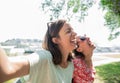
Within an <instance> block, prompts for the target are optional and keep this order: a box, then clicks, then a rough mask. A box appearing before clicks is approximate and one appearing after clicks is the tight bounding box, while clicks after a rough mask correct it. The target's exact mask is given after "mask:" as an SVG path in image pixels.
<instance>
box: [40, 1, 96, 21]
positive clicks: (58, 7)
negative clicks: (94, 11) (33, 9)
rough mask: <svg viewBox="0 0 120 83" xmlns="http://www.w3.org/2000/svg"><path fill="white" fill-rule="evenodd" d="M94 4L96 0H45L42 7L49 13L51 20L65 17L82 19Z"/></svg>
mask: <svg viewBox="0 0 120 83" xmlns="http://www.w3.org/2000/svg"><path fill="white" fill-rule="evenodd" d="M93 4H94V0H43V1H42V4H41V8H42V10H43V11H44V12H45V13H49V16H50V20H54V19H57V18H61V17H62V18H63V17H64V18H66V19H68V20H71V19H72V18H74V19H77V20H78V21H82V20H84V17H85V16H87V15H88V13H87V11H88V9H89V8H90V7H92V5H93Z"/></svg>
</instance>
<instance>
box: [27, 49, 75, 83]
mask: <svg viewBox="0 0 120 83" xmlns="http://www.w3.org/2000/svg"><path fill="white" fill-rule="evenodd" d="M27 59H28V61H29V62H30V74H29V76H30V77H29V81H28V83H71V80H72V76H73V69H74V66H73V63H72V62H69V65H68V66H67V68H62V67H60V66H59V65H54V63H53V62H52V55H51V53H50V52H49V51H47V50H40V51H37V52H36V53H33V54H31V55H28V57H27Z"/></svg>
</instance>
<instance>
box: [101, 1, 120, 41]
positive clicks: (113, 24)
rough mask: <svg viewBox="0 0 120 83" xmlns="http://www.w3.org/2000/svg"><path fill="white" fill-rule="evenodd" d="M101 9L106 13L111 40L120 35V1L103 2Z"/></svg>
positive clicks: (105, 17)
mask: <svg viewBox="0 0 120 83" xmlns="http://www.w3.org/2000/svg"><path fill="white" fill-rule="evenodd" d="M100 7H101V8H102V9H103V11H105V15H104V19H105V26H107V27H108V28H109V30H110V36H109V40H113V39H115V38H117V37H118V36H119V35H120V0H101V1H100Z"/></svg>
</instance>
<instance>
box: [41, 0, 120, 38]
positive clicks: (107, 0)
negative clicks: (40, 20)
mask: <svg viewBox="0 0 120 83" xmlns="http://www.w3.org/2000/svg"><path fill="white" fill-rule="evenodd" d="M94 4H95V0H43V1H42V4H41V7H40V8H41V9H42V10H43V11H44V12H45V13H48V14H49V16H50V20H54V19H57V18H61V17H64V18H66V19H68V20H71V19H76V20H78V21H80V22H81V21H82V20H84V18H85V16H88V10H89V8H91V7H92V6H93V5H94ZM100 7H101V8H102V9H103V11H106V13H105V15H104V19H105V24H104V25H105V26H107V27H108V29H109V30H110V35H109V38H108V39H109V40H113V39H115V38H117V37H118V36H119V35H120V0H100Z"/></svg>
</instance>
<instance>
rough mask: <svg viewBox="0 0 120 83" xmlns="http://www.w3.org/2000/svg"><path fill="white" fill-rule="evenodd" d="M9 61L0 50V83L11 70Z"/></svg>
mask: <svg viewBox="0 0 120 83" xmlns="http://www.w3.org/2000/svg"><path fill="white" fill-rule="evenodd" d="M9 65H10V62H9V59H8V57H7V55H6V53H5V51H4V50H3V49H1V48H0V82H1V81H3V80H5V78H7V77H6V74H9V71H11V68H10V67H9Z"/></svg>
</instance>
